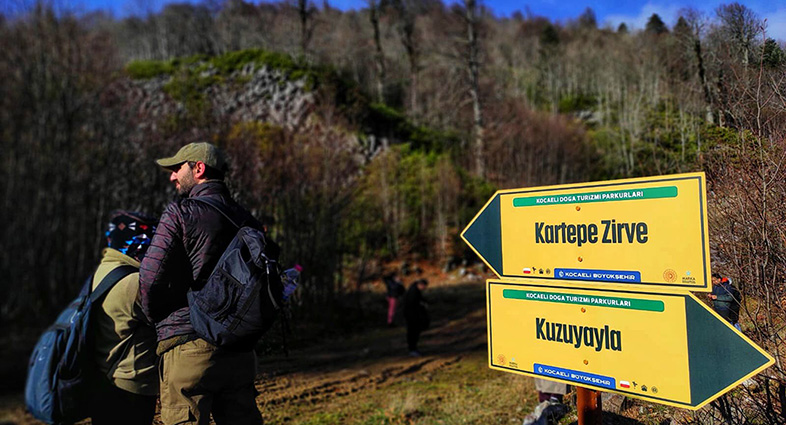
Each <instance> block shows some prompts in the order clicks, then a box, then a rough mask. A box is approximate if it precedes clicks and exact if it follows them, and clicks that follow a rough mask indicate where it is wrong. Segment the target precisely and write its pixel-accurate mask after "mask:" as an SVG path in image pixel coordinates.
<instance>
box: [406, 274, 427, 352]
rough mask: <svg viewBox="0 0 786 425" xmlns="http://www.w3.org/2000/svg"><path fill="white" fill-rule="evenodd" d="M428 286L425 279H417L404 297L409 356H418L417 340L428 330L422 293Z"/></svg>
mask: <svg viewBox="0 0 786 425" xmlns="http://www.w3.org/2000/svg"><path fill="white" fill-rule="evenodd" d="M427 286H428V281H427V280H426V279H418V280H416V281H414V282H412V284H411V285H410V286H409V289H408V290H407V293H406V295H404V319H406V321H407V348H408V349H409V355H410V356H413V357H418V356H420V351H418V340H419V339H420V333H421V332H423V331H424V330H426V329H428V326H429V323H430V320H429V316H428V310H426V300H425V299H424V298H423V291H424V290H425V289H426V287H427Z"/></svg>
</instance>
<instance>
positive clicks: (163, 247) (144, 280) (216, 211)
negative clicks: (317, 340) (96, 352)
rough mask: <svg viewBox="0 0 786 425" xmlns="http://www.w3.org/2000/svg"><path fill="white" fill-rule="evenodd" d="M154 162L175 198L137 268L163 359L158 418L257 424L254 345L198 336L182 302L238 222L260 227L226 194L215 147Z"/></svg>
mask: <svg viewBox="0 0 786 425" xmlns="http://www.w3.org/2000/svg"><path fill="white" fill-rule="evenodd" d="M157 163H158V165H159V166H161V167H162V168H164V169H165V170H166V171H168V172H170V173H171V174H170V178H169V180H170V181H171V182H172V183H173V184H174V185H175V188H176V190H177V195H178V196H177V198H176V200H175V201H174V202H172V203H170V204H169V205H168V206H167V208H166V210H165V211H164V213H163V214H162V216H161V219H160V222H159V225H158V228H157V230H156V234H155V236H154V237H153V241H152V243H151V247H150V249H149V251H148V253H147V256H146V257H145V259H144V261H142V265H141V267H140V295H141V299H142V307H143V309H144V310H145V312H146V314H147V315H148V316H149V317H150V318H151V319H152V320H154V321H155V322H156V332H157V336H158V349H157V352H158V353H159V355H161V357H162V359H161V368H160V374H161V376H160V385H161V419H162V421H163V422H164V424H167V425H169V424H208V423H210V414H211V413H212V414H213V419H214V420H215V422H216V423H217V424H219V425H221V424H239V425H243V424H260V423H261V422H262V419H261V416H260V412H259V409H258V408H257V405H256V400H255V398H256V389H255V387H254V379H255V378H256V357H255V354H254V352H253V346H242V347H225V346H220V345H215V344H213V343H211V342H208V341H207V340H205V338H203V337H202V336H201V335H198V334H197V332H196V330H195V327H194V326H193V324H192V317H193V316H192V315H191V314H190V308H189V301H188V298H189V297H190V296H191V293H192V292H193V291H199V290H200V289H201V288H202V287H203V286H204V285H205V284H206V282H207V281H208V278H209V277H211V274H212V273H213V270H214V268H215V267H216V264H217V263H218V261H219V259H220V257H222V255H223V254H224V252H225V250H227V247H228V246H229V245H230V242H233V240H234V238H235V236H236V235H237V234H238V227H240V223H242V225H243V226H246V227H244V229H246V228H252V229H260V230H261V229H262V226H261V225H260V224H259V222H257V220H255V219H254V218H253V217H252V216H251V214H250V213H249V212H248V211H246V210H245V209H244V208H243V207H241V206H240V205H239V204H238V203H237V202H235V201H234V200H233V199H232V197H231V196H230V195H229V191H228V189H227V187H226V184H225V183H224V181H223V180H224V174H225V172H226V170H227V162H226V158H225V156H224V153H223V152H222V151H221V150H220V149H218V148H217V147H215V146H213V145H211V144H209V143H191V144H189V145H186V146H184V147H182V148H181V149H180V150H179V151H178V152H177V154H175V156H173V157H170V158H163V159H159V160H157ZM230 288H231V285H230ZM279 291H280V289H279ZM278 296H279V297H280V292H279V294H278ZM233 308H234V307H233Z"/></svg>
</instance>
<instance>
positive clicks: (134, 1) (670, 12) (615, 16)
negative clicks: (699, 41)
mask: <svg viewBox="0 0 786 425" xmlns="http://www.w3.org/2000/svg"><path fill="white" fill-rule="evenodd" d="M2 1H5V0H2ZM9 1H14V0H9ZM60 1H61V2H63V3H65V4H70V5H72V6H74V7H76V8H77V9H79V10H94V9H105V10H111V11H112V12H113V13H114V14H115V15H116V16H124V15H127V14H129V13H133V12H134V11H138V10H140V9H152V10H159V9H160V8H161V6H162V5H163V4H166V3H170V1H166V0H120V1H112V0H60ZM328 1H329V2H330V4H331V5H332V6H334V7H338V8H341V9H351V8H362V7H363V5H364V4H365V3H366V1H365V0H328ZM480 1H481V2H482V4H484V5H485V6H487V7H489V8H490V9H492V10H493V11H494V12H495V14H497V15H498V16H510V15H511V14H512V13H513V12H515V11H517V10H518V11H522V12H523V13H525V14H526V11H527V10H529V11H530V12H531V13H532V14H534V15H538V16H545V17H548V18H550V19H551V20H554V21H562V22H565V21H567V20H569V19H574V18H576V17H577V16H579V15H580V14H581V13H582V12H583V11H584V10H585V9H586V8H587V7H588V6H589V7H592V9H593V10H594V11H595V14H596V16H597V18H598V22H599V24H601V25H610V26H612V27H614V28H616V27H617V25H619V24H620V23H621V22H625V23H626V24H627V25H628V27H630V28H643V27H644V25H645V24H646V22H647V19H648V18H649V17H650V16H651V15H652V14H653V13H657V14H658V15H660V17H661V18H662V19H663V21H664V22H666V24H667V25H669V27H671V26H672V25H673V24H674V22H675V21H676V19H677V16H678V12H679V10H680V9H682V8H684V7H693V8H695V9H698V10H701V11H703V12H705V13H706V14H707V15H709V16H713V15H714V10H715V9H716V8H717V7H718V6H719V5H721V4H728V3H731V2H732V0H728V1H719V0H705V1H700V0H673V1H670V0H649V1H636V0H628V1H625V0H607V1H602V2H597V1H596V2H589V1H587V0H539V1H528V0H480ZM738 1H739V0H738ZM192 2H193V1H192ZM739 2H740V3H742V4H744V5H745V6H747V7H749V8H750V9H752V10H753V11H754V12H756V13H757V14H758V15H759V17H760V18H763V19H767V22H768V26H767V28H768V29H767V34H768V36H770V37H772V38H775V39H779V40H782V41H786V1H780V0H748V1H744V0H743V1H739ZM315 3H317V4H321V3H322V0H316V1H315ZM140 5H141V7H140Z"/></svg>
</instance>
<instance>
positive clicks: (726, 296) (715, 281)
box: [710, 272, 742, 330]
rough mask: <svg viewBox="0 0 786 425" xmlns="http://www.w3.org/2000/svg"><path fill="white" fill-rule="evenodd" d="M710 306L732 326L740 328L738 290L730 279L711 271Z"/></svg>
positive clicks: (739, 298)
mask: <svg viewBox="0 0 786 425" xmlns="http://www.w3.org/2000/svg"><path fill="white" fill-rule="evenodd" d="M711 280H712V293H710V299H711V300H712V308H713V309H714V310H715V312H717V313H718V314H719V315H720V316H721V317H723V318H724V319H726V320H727V321H728V322H729V323H731V325H732V326H734V327H735V328H737V330H740V301H741V300H742V296H741V295H740V291H739V290H738V289H737V288H736V287H735V286H734V285H732V283H731V279H730V278H728V277H723V276H721V274H720V273H717V272H714V273H712V279H711Z"/></svg>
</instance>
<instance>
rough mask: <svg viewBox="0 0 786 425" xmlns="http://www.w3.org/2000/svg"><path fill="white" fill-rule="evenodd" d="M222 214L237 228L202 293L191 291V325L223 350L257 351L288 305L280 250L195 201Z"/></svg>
mask: <svg viewBox="0 0 786 425" xmlns="http://www.w3.org/2000/svg"><path fill="white" fill-rule="evenodd" d="M191 199H194V200H197V201H199V202H203V203H206V204H208V205H210V206H212V207H213V208H215V209H216V210H218V211H219V212H220V213H221V214H222V215H223V216H224V217H226V219H227V220H229V222H230V223H232V224H233V225H235V227H237V228H238V232H237V234H236V235H235V237H234V239H232V242H230V243H229V246H228V247H227V249H226V250H225V251H224V253H223V254H222V255H221V258H219V260H218V263H217V264H216V267H215V268H214V269H213V272H212V273H211V274H210V276H209V277H208V279H207V281H206V282H205V285H204V286H202V287H201V288H197V289H192V290H189V291H188V305H189V309H190V315H191V325H192V326H193V327H194V331H196V333H197V334H198V335H199V336H200V337H201V338H202V339H204V340H206V341H208V342H210V343H211V344H213V345H216V346H219V347H232V348H234V349H241V350H245V349H252V348H253V347H254V345H255V344H256V342H257V340H258V339H259V338H260V337H261V336H262V335H263V334H264V333H265V332H267V330H268V329H270V327H271V326H272V325H273V323H274V322H275V320H276V317H277V316H278V312H279V310H280V309H281V307H282V305H283V301H282V292H283V285H282V283H281V270H280V268H279V264H278V252H279V250H278V246H277V245H276V244H275V242H273V241H270V240H268V239H267V237H266V236H265V234H264V233H263V232H262V231H260V230H258V229H254V228H252V227H248V226H243V225H242V224H238V223H237V222H236V221H235V220H234V219H233V218H232V217H231V216H230V214H229V213H227V212H226V211H225V209H224V206H223V205H222V204H220V203H219V202H216V201H215V200H213V199H210V198H198V197H197V198H191Z"/></svg>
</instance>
